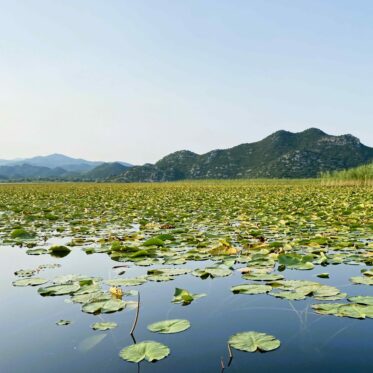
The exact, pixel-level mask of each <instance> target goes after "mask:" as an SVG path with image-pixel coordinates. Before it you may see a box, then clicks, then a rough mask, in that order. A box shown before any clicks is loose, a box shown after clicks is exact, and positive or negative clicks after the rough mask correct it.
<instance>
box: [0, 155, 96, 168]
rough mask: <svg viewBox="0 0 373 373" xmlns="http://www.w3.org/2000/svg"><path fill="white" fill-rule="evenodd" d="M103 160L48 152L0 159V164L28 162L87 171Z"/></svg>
mask: <svg viewBox="0 0 373 373" xmlns="http://www.w3.org/2000/svg"><path fill="white" fill-rule="evenodd" d="M101 163H103V162H92V161H86V160H85V159H80V158H72V157H68V156H66V155H63V154H50V155H45V156H37V157H32V158H25V159H15V160H10V161H4V160H3V161H2V162H1V163H0V164H2V165H6V166H16V165H21V164H28V165H31V166H38V167H48V168H56V167H61V168H63V169H64V170H66V171H77V172H79V171H88V170H92V169H93V168H95V167H96V166H98V165H100V164H101Z"/></svg>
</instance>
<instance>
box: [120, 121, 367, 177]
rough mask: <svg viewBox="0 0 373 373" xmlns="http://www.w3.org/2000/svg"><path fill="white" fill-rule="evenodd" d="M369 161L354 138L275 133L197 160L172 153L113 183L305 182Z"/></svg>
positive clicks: (187, 153)
mask: <svg viewBox="0 0 373 373" xmlns="http://www.w3.org/2000/svg"><path fill="white" fill-rule="evenodd" d="M371 160H373V149H372V148H369V147H367V146H364V145H362V144H361V143H360V142H359V140H358V139H357V138H355V137H353V136H351V135H344V136H330V135H327V134H325V133H324V132H322V131H320V130H318V129H316V128H310V129H308V130H306V131H303V132H300V133H291V132H287V131H278V132H275V133H273V134H272V135H270V136H268V137H266V138H265V139H263V140H261V141H258V142H255V143H251V144H241V145H238V146H235V147H233V148H230V149H224V150H213V151H211V152H208V153H206V154H202V155H198V154H195V153H192V152H190V151H187V150H184V151H178V152H176V153H173V154H170V155H168V156H166V157H164V158H163V159H161V160H160V161H158V162H157V163H155V164H154V165H151V164H146V165H144V166H136V167H132V168H129V169H128V170H126V171H125V172H124V173H123V175H122V176H120V177H118V178H117V180H118V181H127V182H133V181H174V180H183V179H245V178H249V179H253V178H311V177H317V176H318V175H319V174H320V173H321V172H323V171H330V170H342V169H344V168H350V167H355V166H357V165H361V164H363V163H366V162H368V161H371Z"/></svg>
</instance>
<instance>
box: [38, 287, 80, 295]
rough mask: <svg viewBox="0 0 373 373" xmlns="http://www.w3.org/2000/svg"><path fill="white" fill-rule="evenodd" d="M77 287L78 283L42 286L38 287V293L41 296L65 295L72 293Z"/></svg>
mask: <svg viewBox="0 0 373 373" xmlns="http://www.w3.org/2000/svg"><path fill="white" fill-rule="evenodd" d="M79 289H80V285H79V284H68V285H51V286H47V287H44V288H39V289H38V293H39V294H40V295H42V296H55V295H66V294H73V293H74V292H76V291H77V290H79Z"/></svg>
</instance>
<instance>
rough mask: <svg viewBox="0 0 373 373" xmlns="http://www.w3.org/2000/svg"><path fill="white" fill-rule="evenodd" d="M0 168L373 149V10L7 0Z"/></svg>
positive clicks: (317, 0) (217, 2)
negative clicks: (309, 141)
mask: <svg viewBox="0 0 373 373" xmlns="http://www.w3.org/2000/svg"><path fill="white" fill-rule="evenodd" d="M0 35H1V37H0V158H14V157H26V156H32V155H37V154H38V155H39V154H48V153H54V152H59V153H65V154H68V155H71V156H79V157H83V158H88V159H97V160H107V161H110V160H122V161H128V162H132V163H138V164H140V163H144V162H154V161H156V160H158V159H159V158H161V157H162V156H164V155H166V154H167V153H170V152H172V151H175V150H180V149H190V150H193V151H196V152H198V153H202V152H206V151H209V150H211V149H213V148H226V147H230V146H233V145H236V144H239V143H243V142H253V141H257V140H260V139H261V138H263V137H265V136H267V135H268V134H270V133H272V132H274V131H276V130H279V129H286V130H289V131H302V130H304V129H306V128H308V127H311V126H312V127H319V128H321V129H322V130H324V131H326V132H328V133H331V134H344V133H352V134H354V135H355V136H357V137H359V138H360V139H361V141H362V142H363V143H365V144H367V145H370V146H373V97H372V96H373V1H359V0H355V1H350V0H349V1H344V0H307V1H302V0H292V1H290V0H289V1H286V0H257V1H255V0H224V1H223V0H168V1H166V0H157V1H155V0H146V1H145V0H131V1H129V0H100V1H99V0H86V1H83V0H60V1H51V0H33V1H30V0H16V1H13V0H0Z"/></svg>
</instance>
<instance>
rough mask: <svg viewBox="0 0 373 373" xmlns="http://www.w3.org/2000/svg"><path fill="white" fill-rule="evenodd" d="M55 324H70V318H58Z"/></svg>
mask: <svg viewBox="0 0 373 373" xmlns="http://www.w3.org/2000/svg"><path fill="white" fill-rule="evenodd" d="M56 324H57V325H59V326H64V325H70V324H71V321H70V320H59V321H57V322H56Z"/></svg>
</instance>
